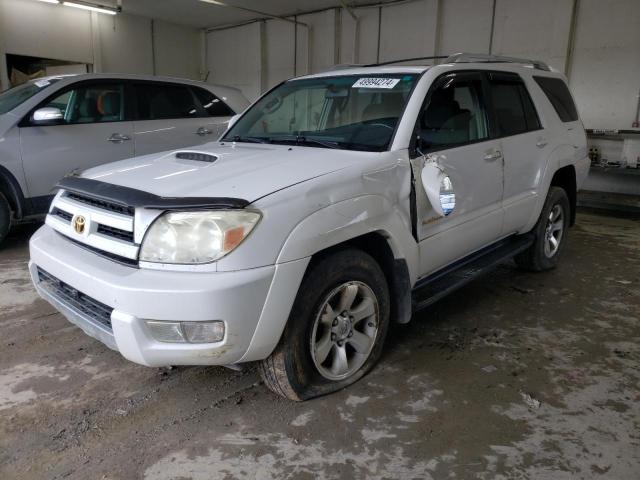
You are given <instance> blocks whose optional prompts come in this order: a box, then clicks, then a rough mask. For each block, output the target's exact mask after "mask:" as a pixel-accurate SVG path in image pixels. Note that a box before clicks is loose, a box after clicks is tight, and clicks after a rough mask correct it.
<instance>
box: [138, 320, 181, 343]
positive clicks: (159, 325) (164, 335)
mask: <svg viewBox="0 0 640 480" xmlns="http://www.w3.org/2000/svg"><path fill="white" fill-rule="evenodd" d="M147 326H148V327H149V330H150V331H151V335H153V338H155V339H156V340H157V341H159V342H169V343H184V342H185V341H186V340H185V339H184V335H183V334H182V328H180V323H179V322H155V321H151V320H147Z"/></svg>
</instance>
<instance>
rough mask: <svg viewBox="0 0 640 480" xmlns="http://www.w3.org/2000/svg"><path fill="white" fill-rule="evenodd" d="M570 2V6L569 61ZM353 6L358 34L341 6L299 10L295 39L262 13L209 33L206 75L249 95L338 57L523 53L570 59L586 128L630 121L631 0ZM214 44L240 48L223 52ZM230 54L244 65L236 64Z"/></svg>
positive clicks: (636, 81) (635, 90)
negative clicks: (254, 21)
mask: <svg viewBox="0 0 640 480" xmlns="http://www.w3.org/2000/svg"><path fill="white" fill-rule="evenodd" d="M574 3H575V4H576V5H577V6H578V8H577V16H576V24H575V35H574V41H573V54H572V56H570V59H569V61H568V60H567V53H568V49H569V46H570V31H571V28H570V27H571V19H572V12H573V11H574ZM354 11H355V13H356V15H357V16H358V18H359V20H358V25H359V26H358V29H357V30H358V32H357V39H355V35H356V28H355V22H354V20H353V19H352V18H351V17H350V16H349V14H348V13H347V12H346V11H345V10H344V9H341V8H335V9H330V10H326V11H323V12H318V13H312V14H308V15H301V16H298V17H297V20H298V21H300V22H304V23H306V24H308V25H309V28H306V27H303V26H298V28H297V40H298V41H297V44H296V42H295V41H294V39H295V38H296V35H295V33H294V30H296V28H295V27H294V26H293V25H292V24H289V23H286V22H283V21H278V20H266V21H261V22H260V24H261V25H263V27H258V26H257V25H258V24H251V25H255V26H254V27H253V30H252V29H251V25H245V26H243V27H238V28H227V29H225V30H219V31H213V32H209V33H208V34H207V42H206V43H207V50H208V55H207V68H208V69H209V70H211V72H212V75H211V76H210V79H211V80H212V81H216V82H219V83H227V84H230V85H234V86H238V87H240V88H241V89H242V90H243V91H244V92H245V94H246V95H247V96H248V97H249V98H250V99H254V98H255V97H256V96H257V95H258V94H259V93H260V92H263V91H264V90H265V89H267V88H270V87H271V86H273V85H275V84H276V83H278V82H279V81H281V80H282V79H284V78H288V77H290V76H293V75H294V73H295V74H297V75H301V74H305V73H310V72H317V71H321V70H324V69H327V68H329V67H330V66H332V65H334V64H338V63H372V62H376V61H385V60H390V59H394V58H402V57H405V58H406V57H415V56H428V55H433V54H434V53H435V54H449V53H455V52H460V51H467V52H474V53H494V54H500V55H511V56H523V57H529V58H537V59H540V60H543V61H546V62H548V63H549V64H550V65H551V66H553V67H554V68H556V69H558V70H560V71H563V72H564V71H565V67H568V74H569V77H570V84H571V87H572V89H573V92H574V94H575V96H576V101H577V104H578V108H579V110H580V113H581V116H582V118H583V120H584V122H585V125H586V126H587V128H630V126H631V122H632V121H633V117H634V115H635V109H636V105H637V101H638V94H639V89H640V28H638V25H640V1H638V0H577V1H576V2H574V0H536V1H535V2H532V1H530V0H439V1H438V0H414V1H408V2H404V3H401V4H398V5H388V6H383V7H378V6H373V7H366V8H357V9H355V10H354ZM494 11H495V14H494ZM260 28H262V30H261V29H260ZM238 32H250V33H248V36H245V35H243V34H238ZM261 32H262V33H261ZM221 45H224V46H225V47H229V48H232V49H233V50H234V51H235V52H237V54H238V56H236V55H229V54H227V53H226V52H224V51H221V48H219V46H221ZM354 47H355V48H354ZM294 50H295V51H296V52H297V54H295V55H294ZM214 52H220V55H218V54H216V53H214ZM260 52H263V53H262V54H260ZM238 58H241V59H242V62H243V64H244V65H243V67H242V68H238V67H237V66H235V65H234V63H237V60H238ZM215 72H219V73H218V74H217V75H216V74H213V73H215ZM223 72H224V73H223ZM223 80H224V81H223Z"/></svg>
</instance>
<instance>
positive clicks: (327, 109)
mask: <svg viewBox="0 0 640 480" xmlns="http://www.w3.org/2000/svg"><path fill="white" fill-rule="evenodd" d="M417 78H418V75H416V74H394V75H390V74H382V75H381V74H376V75H372V76H363V75H343V76H335V77H321V78H309V79H301V80H290V81H288V82H286V83H283V84H282V85H280V86H279V87H277V88H275V89H274V90H273V91H271V92H269V93H268V94H267V95H265V96H264V97H263V98H261V99H260V100H258V101H257V102H256V103H255V104H254V105H253V106H252V107H251V108H250V109H249V110H248V111H247V112H246V113H245V114H244V115H243V116H242V118H241V119H240V120H238V122H236V124H235V125H233V127H232V128H231V129H230V130H229V132H227V134H226V135H225V136H224V138H223V139H222V140H224V141H235V142H250V143H280V144H294V145H304V146H312V147H321V148H340V149H349V150H365V151H378V152H379V151H383V150H386V149H387V148H388V147H389V144H390V143H391V139H392V138H393V134H394V132H395V130H396V126H397V124H398V122H399V120H400V117H401V115H402V112H403V111H404V106H405V105H406V103H407V100H408V99H409V95H410V94H411V91H412V90H413V87H414V85H415V83H416V80H417Z"/></svg>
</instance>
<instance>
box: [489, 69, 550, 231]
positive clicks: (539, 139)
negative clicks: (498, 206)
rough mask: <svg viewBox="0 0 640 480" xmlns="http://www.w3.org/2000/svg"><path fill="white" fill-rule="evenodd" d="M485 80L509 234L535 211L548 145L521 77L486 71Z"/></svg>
mask: <svg viewBox="0 0 640 480" xmlns="http://www.w3.org/2000/svg"><path fill="white" fill-rule="evenodd" d="M487 77H488V81H489V92H490V98H491V105H492V108H493V113H494V119H495V125H496V135H497V136H498V137H500V144H501V146H500V148H501V149H502V153H503V156H504V193H503V206H504V210H505V219H504V226H503V230H504V233H505V234H507V235H508V234H510V233H515V232H517V231H519V229H520V228H521V227H523V226H524V225H525V224H526V223H527V222H528V221H529V219H530V218H531V212H533V211H534V210H535V208H534V207H535V204H536V201H537V198H536V192H537V190H538V188H537V184H538V182H539V181H540V179H541V178H542V174H543V172H542V171H541V169H542V168H544V165H545V163H546V158H547V157H548V156H549V154H550V153H551V144H550V141H549V139H548V137H547V133H546V131H545V130H543V129H542V126H541V124H540V119H539V117H538V113H537V111H536V108H535V106H534V104H533V101H532V100H531V96H530V95H529V92H528V91H527V88H526V86H525V83H524V81H523V80H522V78H521V77H520V76H519V75H518V74H516V73H508V72H488V73H487Z"/></svg>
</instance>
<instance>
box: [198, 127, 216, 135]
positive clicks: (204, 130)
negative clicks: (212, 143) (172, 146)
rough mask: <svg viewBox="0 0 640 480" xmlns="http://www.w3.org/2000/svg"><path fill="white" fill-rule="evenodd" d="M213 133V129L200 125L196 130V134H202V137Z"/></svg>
mask: <svg viewBox="0 0 640 480" xmlns="http://www.w3.org/2000/svg"><path fill="white" fill-rule="evenodd" d="M212 133H213V130H209V129H208V128H205V127H200V128H199V129H198V130H196V135H200V136H201V137H204V136H205V135H211V134H212Z"/></svg>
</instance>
